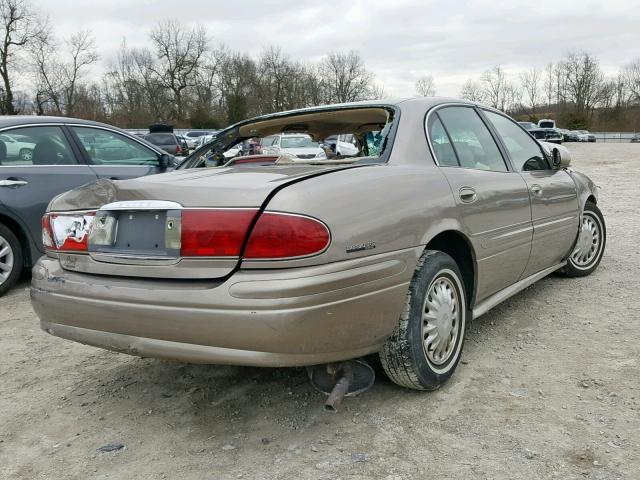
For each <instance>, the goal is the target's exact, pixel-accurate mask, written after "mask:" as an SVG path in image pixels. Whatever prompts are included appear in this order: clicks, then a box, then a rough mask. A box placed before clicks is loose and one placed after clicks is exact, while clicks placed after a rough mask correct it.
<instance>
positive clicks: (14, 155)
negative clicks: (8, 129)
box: [0, 133, 35, 162]
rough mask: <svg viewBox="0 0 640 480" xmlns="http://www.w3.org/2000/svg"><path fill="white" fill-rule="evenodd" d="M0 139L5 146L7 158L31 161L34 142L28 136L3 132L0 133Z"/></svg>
mask: <svg viewBox="0 0 640 480" xmlns="http://www.w3.org/2000/svg"><path fill="white" fill-rule="evenodd" d="M0 141H2V142H3V143H4V145H5V146H6V147H7V158H9V159H13V160H22V161H24V162H31V159H32V158H33V148H34V147H35V143H34V142H32V140H31V139H30V138H29V137H25V136H24V135H9V134H7V133H3V134H2V135H0Z"/></svg>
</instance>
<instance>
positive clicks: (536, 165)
mask: <svg viewBox="0 0 640 480" xmlns="http://www.w3.org/2000/svg"><path fill="white" fill-rule="evenodd" d="M484 114H485V115H486V116H487V118H488V119H489V121H490V122H491V123H492V124H493V126H494V127H495V129H496V131H497V132H498V135H500V138H502V142H503V143H504V146H505V147H506V149H507V151H508V152H509V156H510V157H511V161H512V163H513V166H514V167H515V169H516V170H518V171H519V172H522V171H531V170H549V169H550V168H551V167H550V166H549V163H548V162H547V159H546V158H545V156H544V155H543V153H542V150H541V148H540V146H539V145H538V143H537V142H536V141H535V140H533V139H532V138H531V137H530V136H529V135H527V134H526V133H525V132H523V131H522V129H521V128H520V127H518V125H516V124H515V123H514V122H513V121H511V120H509V119H508V118H507V117H504V116H502V115H498V114H497V113H494V112H488V111H485V112H484Z"/></svg>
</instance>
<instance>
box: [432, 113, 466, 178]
mask: <svg viewBox="0 0 640 480" xmlns="http://www.w3.org/2000/svg"><path fill="white" fill-rule="evenodd" d="M433 118H435V120H434V121H433V122H432V124H431V128H430V129H429V138H430V140H431V146H432V147H433V153H434V155H435V156H436V160H438V164H439V165H441V166H445V167H459V166H460V164H459V163H458V159H457V158H456V152H454V151H453V147H452V146H451V142H450V141H449V135H447V132H446V131H445V130H444V128H443V126H442V122H441V121H440V119H439V118H438V117H437V115H436V116H434V117H433Z"/></svg>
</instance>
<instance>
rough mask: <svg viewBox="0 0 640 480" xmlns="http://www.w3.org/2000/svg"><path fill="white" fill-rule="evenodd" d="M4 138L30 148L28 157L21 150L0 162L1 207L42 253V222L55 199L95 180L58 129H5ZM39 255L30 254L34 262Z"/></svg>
mask: <svg viewBox="0 0 640 480" xmlns="http://www.w3.org/2000/svg"><path fill="white" fill-rule="evenodd" d="M2 133H3V134H6V135H8V136H10V137H12V138H20V139H21V142H22V143H23V144H24V145H27V147H22V148H23V149H24V148H28V146H29V145H32V146H33V150H32V151H31V152H30V154H29V155H26V154H25V153H24V152H22V154H21V153H20V150H11V153H9V151H8V152H7V155H6V156H5V158H2V159H0V204H2V205H3V207H4V208H5V209H6V210H7V212H8V213H9V214H10V215H11V216H13V217H14V218H16V219H17V220H18V221H19V222H20V223H21V224H22V226H23V227H24V228H25V230H26V231H27V233H28V235H29V236H30V237H31V240H32V242H33V245H35V247H36V249H37V250H38V251H39V252H40V253H43V248H42V243H41V238H42V233H41V219H42V215H43V214H44V212H45V210H46V208H47V205H48V204H49V201H50V200H51V199H52V198H53V197H55V196H56V195H58V194H60V193H62V192H65V191H67V190H71V189H72V188H75V187H79V186H80V185H84V184H85V183H89V182H92V181H94V180H96V179H97V177H96V174H95V173H94V172H93V170H91V169H90V168H89V166H88V165H86V164H85V163H83V161H82V159H81V158H79V155H78V152H77V151H76V150H74V148H73V146H72V142H71V141H70V139H69V138H68V137H67V135H66V134H65V132H64V129H63V127H62V126H61V125H53V124H46V125H37V126H25V127H16V128H9V129H5V130H4V131H3V132H2ZM38 256H39V254H38V252H32V257H33V258H37V257H38Z"/></svg>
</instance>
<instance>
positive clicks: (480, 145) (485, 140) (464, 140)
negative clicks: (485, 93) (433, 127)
mask: <svg viewBox="0 0 640 480" xmlns="http://www.w3.org/2000/svg"><path fill="white" fill-rule="evenodd" d="M438 116H439V117H440V120H441V121H442V124H443V125H444V127H445V128H446V130H447V133H448V134H449V137H450V138H451V141H452V142H453V149H454V150H455V152H456V155H457V157H458V162H459V163H460V167H462V168H473V169H475V170H491V171H497V172H506V171H507V165H506V164H505V162H504V159H503V158H502V154H501V153H500V150H499V149H498V145H496V142H495V140H494V139H493V137H492V136H491V133H490V132H489V129H488V128H487V126H486V125H485V124H484V122H483V121H482V119H481V118H480V116H479V115H478V114H477V113H476V111H475V110H474V109H473V108H470V107H446V108H442V109H440V110H438Z"/></svg>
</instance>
